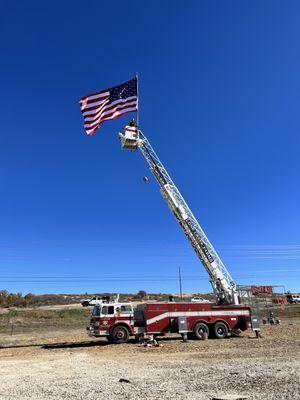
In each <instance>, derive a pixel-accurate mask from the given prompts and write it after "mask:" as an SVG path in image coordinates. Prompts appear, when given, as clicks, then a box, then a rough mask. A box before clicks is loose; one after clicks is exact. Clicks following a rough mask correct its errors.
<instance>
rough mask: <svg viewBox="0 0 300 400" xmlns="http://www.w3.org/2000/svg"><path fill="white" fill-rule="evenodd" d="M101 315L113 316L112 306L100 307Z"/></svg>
mask: <svg viewBox="0 0 300 400" xmlns="http://www.w3.org/2000/svg"><path fill="white" fill-rule="evenodd" d="M101 314H102V315H113V314H114V306H102V310H101Z"/></svg>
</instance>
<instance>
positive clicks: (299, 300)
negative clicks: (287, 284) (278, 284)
mask: <svg viewBox="0 0 300 400" xmlns="http://www.w3.org/2000/svg"><path fill="white" fill-rule="evenodd" d="M286 298H287V301H288V302H289V303H290V304H300V294H292V293H289V294H287V295H286Z"/></svg>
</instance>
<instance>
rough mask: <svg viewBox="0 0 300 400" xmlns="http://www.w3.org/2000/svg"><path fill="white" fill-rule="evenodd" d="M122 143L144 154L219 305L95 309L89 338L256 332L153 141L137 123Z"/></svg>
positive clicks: (123, 305)
mask: <svg viewBox="0 0 300 400" xmlns="http://www.w3.org/2000/svg"><path fill="white" fill-rule="evenodd" d="M119 138H120V140H121V146H122V148H123V149H125V150H130V151H134V150H139V151H140V152H141V154H142V156H143V158H144V159H145V161H146V163H147V164H148V167H149V170H150V172H151V173H152V175H153V177H154V179H155V180H156V182H157V183H158V185H159V188H160V193H161V195H162V197H163V199H164V200H165V201H166V203H167V205H168V207H169V209H170V210H171V212H172V213H173V215H174V217H175V219H176V220H177V222H178V223H179V226H180V227H181V229H182V231H183V233H184V234H185V236H186V237H187V239H188V241H189V242H190V244H191V246H192V247H193V249H194V251H195V253H196V255H197V256H198V258H199V259H200V261H201V263H202V265H203V267H204V268H205V270H206V271H207V273H208V276H209V280H210V283H211V285H212V289H213V292H214V294H215V297H216V304H215V305H214V304H211V303H187V302H180V303H175V302H173V301H170V302H165V303H149V304H141V305H139V306H137V307H136V308H135V309H133V306H132V305H131V304H129V303H112V304H106V305H96V306H95V307H94V309H93V312H92V317H91V321H90V326H89V327H88V331H89V335H90V336H95V337H101V336H106V337H107V338H108V339H109V340H110V341H112V342H113V343H124V342H126V341H127V340H128V338H129V336H130V335H140V334H155V335H163V334H165V333H167V332H178V333H181V334H192V335H193V336H194V337H195V338H198V339H201V338H203V337H204V334H207V335H209V334H210V335H213V336H214V337H216V338H218V339H222V338H225V337H227V336H228V334H229V333H230V332H234V331H244V330H246V329H251V328H253V329H256V330H258V329H259V328H258V326H257V322H258V320H257V318H256V317H254V316H251V309H250V308H249V307H246V306H243V305H240V299H239V295H238V290H237V286H236V284H235V282H234V280H233V279H232V277H231V275H230V273H229V272H228V270H227V268H226V267H225V265H224V264H223V262H222V260H221V258H220V257H219V255H218V254H217V252H216V250H215V249H214V247H213V245H212V244H211V243H210V241H209V240H208V238H207V236H206V234H205V233H204V231H203V229H202V228H201V226H200V224H199V222H198V221H197V219H196V218H195V216H194V215H193V213H192V211H191V210H190V208H189V207H188V205H187V203H186V202H185V200H184V198H183V196H182V194H181V193H180V192H179V190H178V188H177V187H176V185H175V184H174V182H173V181H172V179H171V177H170V175H169V174H168V172H167V170H166V168H165V167H164V166H163V164H162V163H161V161H160V159H159V158H158V156H157V154H156V153H155V151H154V149H153V148H152V146H151V144H150V142H149V140H148V139H147V138H146V136H145V135H144V134H143V132H142V131H141V130H139V129H138V127H137V126H136V124H135V122H134V121H131V122H130V123H129V124H128V125H127V126H126V127H125V128H124V129H123V131H122V132H121V133H119Z"/></svg>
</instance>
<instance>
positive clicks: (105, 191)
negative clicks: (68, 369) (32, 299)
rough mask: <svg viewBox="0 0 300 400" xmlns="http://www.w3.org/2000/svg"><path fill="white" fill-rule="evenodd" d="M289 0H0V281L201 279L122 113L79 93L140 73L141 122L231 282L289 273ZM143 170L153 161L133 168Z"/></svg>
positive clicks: (292, 45) (292, 156) (296, 79)
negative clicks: (93, 124) (129, 142)
mask: <svg viewBox="0 0 300 400" xmlns="http://www.w3.org/2000/svg"><path fill="white" fill-rule="evenodd" d="M299 12H300V4H299V2H297V1H289V2H283V1H264V2H261V1H254V2H253V1H243V2H241V1H226V2H224V1H190V2H181V1H172V2H171V1H151V2H140V1H114V2H113V3H112V4H111V5H109V4H108V3H107V2H98V1H89V2H86V3H85V4H84V5H83V3H82V2H78V1H72V2H71V1H63V2H58V1H52V2H48V3H45V2H37V1H28V2H21V1H17V2H2V4H1V15H0V32H1V38H2V40H1V43H0V49H1V62H0V82H1V96H0V106H1V114H2V118H1V131H0V132H1V146H0V179H1V187H0V191H1V195H0V221H1V229H0V287H1V288H3V289H5V288H6V289H8V290H11V291H21V292H23V293H26V292H29V291H31V292H34V293H45V292H48V293H49V292H56V293H57V292H65V293H71V292H81V293H83V292H103V291H116V292H134V291H138V290H139V289H145V290H147V291H150V292H151V291H152V292H176V291H178V283H177V280H176V276H177V271H178V267H179V266H180V267H181V270H182V274H183V279H184V282H183V288H184V291H186V292H191V291H193V292H198V291H199V292H201V291H208V290H210V286H209V283H208V279H207V277H206V274H205V271H204V269H203V267H202V265H201V264H200V263H199V261H198V259H197V258H196V256H195V255H194V253H193V250H192V249H191V248H190V246H189V244H188V243H187V241H186V239H185V237H184V235H183V233H182V232H181V231H180V229H179V228H178V226H177V225H176V222H175V220H174V219H173V217H172V215H171V213H170V212H169V210H168V208H167V206H166V205H165V204H164V202H163V200H162V199H161V197H160V194H159V192H158V187H157V186H156V183H155V182H154V180H153V179H152V178H151V177H150V174H149V172H148V170H147V167H146V164H145V162H144V160H143V159H142V157H141V155H140V154H139V153H128V152H122V151H121V149H120V145H119V142H118V135H117V133H118V131H119V130H120V129H121V128H122V127H123V125H124V124H125V123H126V122H127V121H128V119H129V118H130V115H128V118H127V117H126V116H125V117H123V118H121V119H119V120H116V121H113V122H106V123H104V124H103V125H102V126H101V128H100V130H99V131H98V132H97V134H96V135H95V136H94V137H92V138H90V137H87V136H86V134H85V132H84V130H83V125H82V118H81V114H80V109H79V104H78V101H79V99H80V97H81V96H82V95H85V94H87V93H90V92H93V91H97V90H101V89H105V88H107V87H111V86H114V85H117V84H120V83H122V82H124V81H126V80H128V79H130V78H131V77H133V76H134V75H135V73H136V72H137V71H138V72H139V75H140V121H141V128H142V130H143V131H144V133H145V134H146V135H147V136H148V138H149V139H150V141H151V143H152V145H153V147H154V148H155V150H156V151H157V153H158V155H159V156H160V157H161V160H162V161H163V163H164V164H165V166H166V167H167V169H168V171H169V173H170V175H171V176H172V178H173V180H174V181H175V182H176V183H177V185H178V187H179V189H180V190H181V191H182V193H183V195H184V197H185V199H186V201H187V202H188V204H189V205H190V208H191V209H192V210H193V212H194V214H195V215H196V217H198V218H199V222H200V224H201V226H202V227H203V229H204V230H205V232H206V233H207V235H208V237H209V239H210V240H211V242H212V243H213V244H214V245H215V247H216V249H217V250H218V251H219V254H220V256H221V257H222V259H223V261H224V263H225V264H226V266H227V268H228V269H229V271H230V272H231V274H232V275H233V277H234V278H235V280H236V281H237V283H240V284H250V283H255V284H274V285H276V284H277V285H281V284H283V285H285V286H286V288H287V289H290V290H292V291H299V289H300V288H299V286H300V285H299V283H300V230H299V226H300V214H299V203H300V188H299V172H300V159H299V147H300V140H299V128H300V97H299V93H300V75H299V70H300V68H299V67H300V47H299V35H300V25H299ZM143 176H148V177H149V182H148V183H147V184H144V183H143V181H142V177H143Z"/></svg>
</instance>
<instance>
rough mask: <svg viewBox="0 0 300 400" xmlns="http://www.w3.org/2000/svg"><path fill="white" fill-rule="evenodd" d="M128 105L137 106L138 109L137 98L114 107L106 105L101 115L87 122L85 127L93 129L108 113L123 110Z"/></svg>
mask: <svg viewBox="0 0 300 400" xmlns="http://www.w3.org/2000/svg"><path fill="white" fill-rule="evenodd" d="M128 107H130V108H131V107H135V109H136V100H135V101H132V102H128V103H126V104H118V105H116V106H114V107H113V108H112V107H104V108H103V110H102V111H101V112H100V115H99V117H98V118H97V119H95V122H89V123H86V124H84V127H85V128H89V129H91V128H93V127H94V125H97V124H98V123H101V120H102V119H103V117H106V115H110V114H113V113H114V112H116V111H120V110H123V109H125V108H128Z"/></svg>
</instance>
